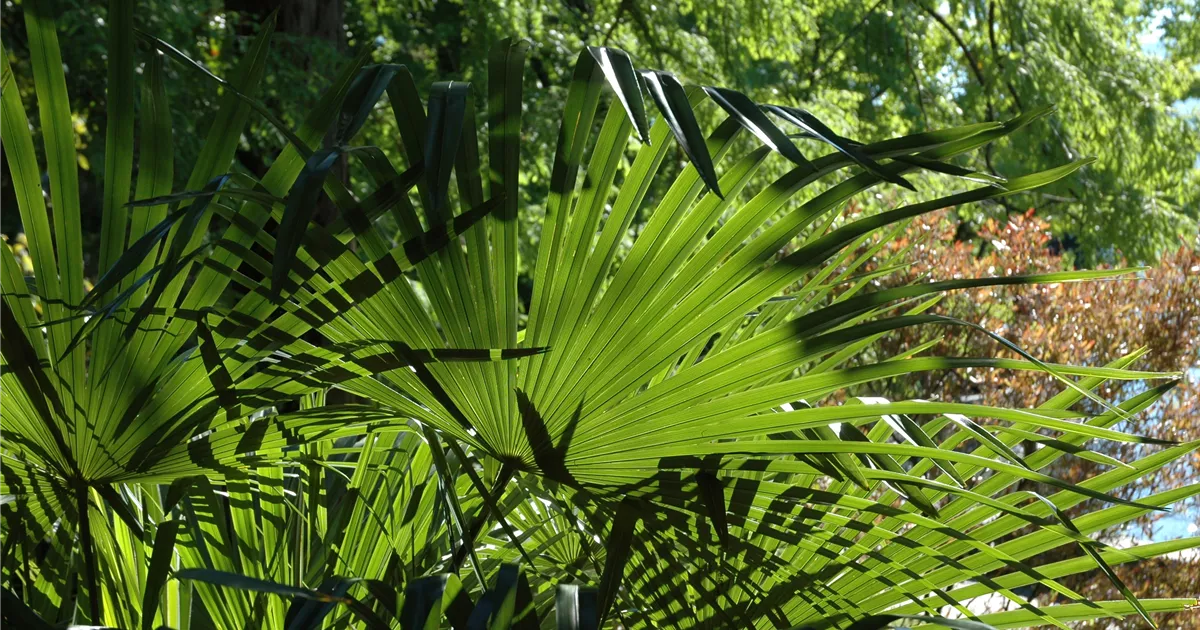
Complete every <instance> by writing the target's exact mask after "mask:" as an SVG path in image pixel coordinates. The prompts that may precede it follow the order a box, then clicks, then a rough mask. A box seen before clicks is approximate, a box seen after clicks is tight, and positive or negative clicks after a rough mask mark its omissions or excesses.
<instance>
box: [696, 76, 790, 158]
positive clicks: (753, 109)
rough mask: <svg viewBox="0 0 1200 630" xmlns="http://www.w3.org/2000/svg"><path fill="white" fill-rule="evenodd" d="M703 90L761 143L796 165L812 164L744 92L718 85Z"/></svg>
mask: <svg viewBox="0 0 1200 630" xmlns="http://www.w3.org/2000/svg"><path fill="white" fill-rule="evenodd" d="M704 91H705V93H707V94H708V96H709V98H711V99H712V100H713V102H715V103H716V104H717V105H720V106H721V109H723V110H725V111H727V112H729V115H730V116H733V117H734V118H735V119H737V121H738V123H740V124H741V125H742V126H743V127H745V128H746V130H747V131H749V132H750V133H752V134H754V136H755V137H756V138H758V139H759V140H761V141H762V143H763V144H765V145H767V146H769V147H771V148H772V149H774V150H775V151H777V152H779V154H780V155H782V156H783V157H785V158H787V159H789V160H791V161H792V162H794V163H795V164H797V165H798V166H808V167H811V166H812V163H811V162H809V161H808V159H807V158H805V157H804V154H802V153H800V150H799V149H797V148H796V145H795V144H792V141H791V140H790V139H789V138H788V137H787V135H786V134H784V133H783V132H782V131H780V130H779V127H777V126H775V123H773V122H771V119H770V118H767V116H766V114H764V113H763V111H762V110H761V109H760V108H759V106H758V105H757V104H755V103H754V101H751V100H750V99H749V98H747V97H746V95H745V94H742V93H741V92H738V91H735V90H730V89H727V88H719V87H706V88H704Z"/></svg>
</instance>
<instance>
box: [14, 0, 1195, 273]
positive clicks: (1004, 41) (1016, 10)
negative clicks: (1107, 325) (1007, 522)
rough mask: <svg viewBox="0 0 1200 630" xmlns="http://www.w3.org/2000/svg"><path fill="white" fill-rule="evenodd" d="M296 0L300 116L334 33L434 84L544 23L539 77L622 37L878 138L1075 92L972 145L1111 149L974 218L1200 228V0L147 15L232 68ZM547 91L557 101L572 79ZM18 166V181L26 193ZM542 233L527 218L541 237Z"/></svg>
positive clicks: (295, 113) (388, 123)
mask: <svg viewBox="0 0 1200 630" xmlns="http://www.w3.org/2000/svg"><path fill="white" fill-rule="evenodd" d="M58 4H59V7H60V11H59V15H60V18H59V20H60V22H59V24H60V28H62V29H64V31H65V32H66V33H69V34H70V35H69V37H66V38H64V48H63V57H64V63H65V65H66V67H67V72H68V74H67V77H68V82H69V88H70V93H71V96H72V98H73V101H74V102H73V110H74V112H75V114H76V124H77V127H78V128H79V129H80V131H82V132H83V135H82V138H83V139H82V140H81V142H80V146H79V165H80V168H81V170H82V171H83V173H82V175H83V179H82V184H81V186H82V188H83V204H84V212H85V222H84V229H85V231H90V232H92V233H95V232H96V231H97V230H98V226H99V218H98V217H99V212H100V201H99V196H98V194H89V193H90V192H91V193H95V191H98V190H99V187H98V186H97V185H96V182H97V181H100V179H102V177H103V169H104V163H103V162H104V156H103V146H102V143H100V142H98V141H95V140H96V139H98V138H102V137H103V133H102V130H103V129H104V128H105V118H104V111H105V107H104V104H105V101H104V99H105V96H104V77H105V69H104V68H105V63H106V61H105V56H104V54H103V49H104V38H105V32H106V30H105V22H104V9H103V8H102V7H98V6H95V5H94V4H93V3H88V2H81V1H78V0H63V1H62V2H59V3H58ZM280 4H283V5H284V6H283V8H282V10H281V13H280V22H279V34H278V35H277V37H279V38H281V39H279V40H278V41H280V42H281V43H282V45H279V46H278V47H277V48H276V49H275V53H274V54H273V55H272V58H271V60H270V61H269V69H268V72H267V73H266V76H267V79H266V81H267V84H266V85H265V86H264V95H263V96H264V101H265V102H266V103H267V104H268V105H269V106H272V107H275V108H277V111H278V112H279V114H280V115H281V117H282V118H283V119H284V120H285V121H287V122H289V123H297V122H299V121H298V117H299V116H300V115H301V112H304V111H307V108H308V107H309V106H310V105H311V104H312V103H313V102H314V99H315V98H316V95H317V94H319V93H320V91H321V90H322V89H324V88H325V87H326V85H327V83H328V81H329V77H331V76H333V72H334V68H335V66H336V64H337V61H338V59H340V58H342V55H337V54H331V53H334V52H337V51H347V50H356V49H358V48H359V47H362V46H375V47H377V50H376V53H375V58H376V59H377V60H380V61H391V62H395V63H402V64H405V65H407V67H409V68H411V69H412V70H413V72H414V74H415V75H416V79H417V81H418V84H419V86H420V87H421V88H422V89H424V88H426V87H428V85H429V84H430V83H432V82H433V81H434V80H435V78H436V79H445V78H451V77H455V78H460V79H463V80H467V81H472V80H474V81H476V82H477V83H478V84H482V79H483V78H484V72H485V61H486V59H487V51H488V49H489V47H490V46H491V45H492V44H493V43H494V42H495V41H497V40H499V39H501V38H504V37H509V36H519V37H524V38H527V39H529V40H530V41H531V42H532V44H533V47H532V49H531V51H530V55H529V59H530V67H531V70H532V73H533V75H534V77H536V84H535V85H531V86H530V87H531V89H534V90H545V91H550V92H554V91H562V92H563V95H564V97H565V87H564V86H566V85H567V79H568V75H569V72H570V69H571V67H572V64H573V62H574V57H575V54H576V53H577V51H578V50H580V49H581V47H582V46H584V45H587V44H591V45H612V46H617V47H620V48H623V49H625V50H627V51H629V52H630V54H632V55H633V56H634V57H635V58H637V59H642V60H645V63H647V64H655V65H657V66H659V67H670V68H672V69H674V70H676V71H678V72H679V74H680V75H681V76H682V77H683V78H684V79H685V80H689V79H690V80H693V81H696V82H704V83H709V84H717V85H727V86H730V87H732V88H736V89H739V90H742V91H745V92H746V93H747V94H748V95H749V96H750V97H751V98H753V99H755V100H759V101H765V102H778V103H780V104H786V105H803V106H804V107H806V108H808V109H810V110H812V111H813V112H814V113H816V114H817V115H818V116H820V117H821V118H822V119H823V120H826V121H829V123H830V124H831V125H832V126H833V127H834V130H835V131H837V132H839V133H841V134H843V135H846V136H849V137H852V138H855V139H857V140H861V141H864V142H869V141H872V140H878V139H881V138H887V137H892V136H896V135H900V134H906V133H912V132H914V131H918V130H922V129H933V128H940V127H946V126H952V125H958V124H963V123H965V122H973V121H979V120H996V119H1000V118H1005V117H1010V116H1012V115H1015V114H1016V113H1018V112H1021V111H1028V110H1029V109H1031V108H1034V107H1038V106H1042V105H1046V104H1054V105H1056V106H1057V107H1058V110H1059V112H1058V114H1057V115H1056V116H1053V117H1049V118H1045V119H1043V120H1041V121H1039V122H1037V123H1036V124H1034V125H1031V126H1030V127H1029V128H1028V129H1026V130H1024V131H1022V132H1021V133H1019V134H1017V135H1015V136H1013V137H1012V138H1009V139H1006V140H1005V141H1003V142H1001V143H998V144H997V145H996V146H995V147H994V148H992V149H990V150H989V151H988V152H986V153H985V154H983V155H981V156H979V157H978V158H973V159H977V161H978V162H979V163H976V164H971V165H970V166H972V167H974V168H977V169H981V170H989V171H992V172H995V173H998V174H1001V175H1004V174H1011V173H1018V172H1029V171H1035V170H1039V169H1044V168H1047V167H1049V166H1052V165H1056V164H1061V163H1063V162H1064V161H1068V160H1072V159H1077V158H1078V157H1080V156H1096V157H1097V158H1098V160H1097V162H1096V163H1095V164H1093V165H1091V166H1089V167H1087V168H1085V169H1083V170H1082V171H1081V172H1080V173H1078V174H1076V175H1075V176H1073V177H1071V178H1068V179H1066V180H1064V181H1063V182H1060V183H1058V184H1056V185H1055V186H1052V187H1048V188H1047V189H1042V190H1039V191H1038V192H1036V193H1029V194H1026V195H1023V196H1019V197H1015V198H1012V199H1007V200H1004V201H1002V202H1001V201H997V202H994V203H991V204H986V205H981V206H979V207H974V208H971V209H970V210H966V209H964V210H962V211H961V212H960V219H961V220H962V221H963V222H962V224H961V229H962V230H963V233H964V234H971V233H972V232H973V231H974V229H975V227H977V226H978V225H980V223H981V221H982V220H984V219H985V218H987V217H986V216H984V215H985V214H990V215H992V216H993V217H995V216H999V215H1004V214H1008V213H1011V212H1014V211H1021V212H1023V211H1025V210H1026V209H1028V208H1030V207H1036V208H1037V209H1038V212H1039V215H1040V216H1041V217H1042V218H1044V219H1046V220H1048V221H1049V222H1050V224H1051V228H1052V232H1053V234H1054V236H1055V237H1056V242H1055V245H1056V246H1057V247H1060V248H1061V249H1063V250H1066V251H1068V252H1070V253H1072V254H1073V255H1074V256H1075V257H1076V259H1077V260H1078V261H1079V262H1082V263H1085V264H1093V263H1096V262H1106V261H1114V260H1116V259H1118V258H1119V256H1120V255H1124V256H1126V257H1128V258H1129V259H1130V260H1133V261H1151V260H1156V259H1157V258H1158V256H1159V255H1160V254H1162V253H1163V252H1165V251H1169V250H1174V249H1175V248H1176V247H1177V246H1178V244H1179V238H1180V237H1183V238H1185V239H1187V240H1188V241H1191V240H1194V238H1195V235H1196V233H1197V219H1198V217H1200V161H1198V156H1200V130H1198V125H1200V119H1198V117H1197V109H1196V107H1195V103H1196V98H1197V97H1198V96H1200V24H1198V23H1197V17H1200V16H1197V14H1196V5H1195V4H1194V3H1193V2H1190V1H1187V0H1182V1H1177V0H1168V1H1159V0H1152V1H1145V2H1137V1H1122V0H1083V1H1080V2H1070V3H1059V2H1042V1H1031V0H970V1H953V2H940V3H939V2H937V1H936V0H913V1H903V2H901V1H898V0H877V1H875V2H869V3H863V2H856V1H849V0H817V1H805V2H793V1H783V0H764V1H749V2H742V1H727V0H717V1H715V2H691V1H686V0H685V1H680V2H669V3H661V4H658V3H652V2H633V1H629V0H625V1H621V2H595V1H591V2H589V1H587V0H557V1H555V0H540V1H535V2H530V1H524V0H522V1H520V2H515V1H506V0H489V1H478V2H477V1H467V2H448V1H444V0H419V1H410V2H385V3H381V2H373V1H366V0H338V1H336V2H323V1H317V0H306V1H297V2H285V3H280V2H278V0H229V1H227V2H221V1H219V0H182V1H179V2H163V3H152V4H150V5H149V6H147V7H144V8H143V9H142V10H140V11H139V12H138V15H137V16H135V19H136V21H137V24H138V27H139V28H141V29H142V30H145V31H148V32H152V33H154V34H155V35H157V36H159V37H161V38H163V39H164V40H167V41H171V42H174V43H176V44H178V45H179V46H180V47H181V49H183V51H184V52H185V53H187V54H189V55H191V56H193V57H194V58H198V59H203V60H204V61H205V62H206V63H207V64H208V65H209V67H210V68H211V69H212V70H213V71H214V72H217V73H218V74H221V73H222V72H223V71H225V70H227V69H228V66H229V64H230V63H231V60H232V59H235V58H236V53H238V52H240V51H242V50H243V49H244V48H245V46H247V45H248V43H249V41H250V38H251V36H252V35H253V34H254V33H255V31H256V29H257V26H256V25H257V24H259V23H260V22H261V21H262V19H263V18H264V17H265V16H266V15H267V14H268V13H270V12H271V11H272V10H274V9H275V8H276V5H280ZM5 6H6V8H7V9H9V10H7V11H5V13H4V16H3V27H4V29H3V30H4V44H5V46H7V47H8V48H9V50H10V51H12V52H13V53H14V54H13V58H14V60H15V61H14V65H16V66H17V68H15V73H14V74H15V76H16V77H17V80H18V81H19V82H20V84H19V87H20V89H21V90H22V91H23V92H24V91H28V90H30V89H31V88H32V86H31V85H29V84H27V82H28V77H29V76H30V73H28V72H25V71H24V69H23V68H21V67H20V64H22V63H25V61H24V60H26V59H28V55H26V54H25V48H26V47H27V43H26V42H25V41H23V40H24V34H23V31H22V29H21V28H19V21H20V12H19V11H14V10H12V9H14V8H15V6H14V3H13V2H11V1H10V2H5ZM14 26H16V27H17V28H14ZM421 69H424V70H425V72H424V73H422V72H421ZM190 72H192V70H189V69H186V68H182V67H180V66H177V65H174V64H169V65H168V73H169V75H170V76H169V78H170V79H171V80H170V81H168V85H169V91H170V92H171V94H170V97H171V99H172V102H173V103H174V104H175V107H176V111H177V112H178V113H177V124H180V125H182V126H186V127H190V128H193V129H203V128H206V125H207V124H208V122H209V119H210V118H211V116H212V115H213V113H214V112H215V111H216V107H215V101H214V99H215V98H216V95H215V94H214V93H212V92H211V90H209V89H208V86H207V85H206V84H205V83H204V82H201V81H197V80H195V76H193V75H191V74H189V73H190ZM180 75H182V76H180ZM476 89H477V90H478V86H477V87H476ZM477 96H481V95H480V94H477ZM1189 99H1191V100H1189ZM535 102H536V103H539V104H542V105H541V107H554V106H555V105H556V103H555V99H554V98H540V99H537V100H536V101H535ZM552 113H553V112H552V111H550V110H547V111H546V112H536V111H535V112H528V114H529V115H528V116H527V117H526V120H527V121H528V122H527V124H526V127H525V130H524V133H525V135H526V142H525V144H524V147H525V148H524V150H525V151H526V156H525V157H526V158H527V159H528V158H533V157H534V156H539V155H546V154H548V151H547V149H549V148H551V145H552V144H553V143H554V141H555V140H554V139H555V130H556V129H557V124H558V120H556V119H555V117H554V116H553V115H551V114H552ZM31 122H32V123H33V124H34V127H35V128H37V121H36V120H33V121H31ZM394 127H395V123H394V122H393V121H392V120H391V118H390V117H388V116H384V115H377V116H374V117H373V118H372V120H371V121H369V122H368V126H367V128H366V130H365V140H364V141H365V142H369V143H373V144H377V145H379V146H381V147H384V148H385V150H389V151H394V152H397V153H398V152H399V148H398V143H397V142H396V141H395V140H394V138H395V137H396V134H397V130H396V129H395V128H394ZM273 135H277V132H275V131H273V130H272V129H271V128H270V127H269V126H268V125H265V124H258V125H257V126H256V127H254V131H253V133H251V134H248V135H247V137H245V138H244V140H243V143H242V147H241V150H240V151H239V152H238V158H239V162H240V163H241V166H243V167H245V168H246V169H248V170H249V171H250V172H252V173H259V174H261V173H262V172H264V170H265V168H266V167H267V166H269V165H268V164H264V163H263V162H262V160H263V157H262V156H264V155H270V154H271V152H270V151H262V150H259V149H260V148H261V147H265V146H271V147H274V146H278V145H279V143H280V141H281V140H282V138H278V137H272V136H273ZM197 137H198V136H197V135H196V134H186V133H180V134H178V139H177V144H176V147H177V151H178V152H179V153H180V155H177V156H176V158H177V161H180V163H185V164H186V163H191V161H192V158H194V156H195V153H196V152H197V151H198V149H199V143H198V140H197ZM389 138H391V140H389ZM389 157H393V156H389ZM680 158H681V159H682V156H680ZM526 163H527V164H530V166H531V168H530V169H529V170H528V171H527V172H526V174H525V175H524V176H525V178H526V179H527V180H528V181H526V182H524V183H525V188H524V189H523V192H522V194H523V197H524V199H523V202H524V203H523V204H522V208H523V209H525V210H523V211H526V212H532V213H538V212H540V211H541V209H540V208H539V206H538V205H537V204H536V203H535V202H536V200H539V199H541V198H542V197H543V195H542V193H543V192H544V189H545V188H544V187H545V185H546V182H547V181H548V179H549V175H550V173H549V170H550V165H549V164H534V163H530V162H528V161H526ZM3 172H4V173H6V174H5V176H4V177H5V179H4V189H3V194H4V200H5V201H11V199H12V197H11V195H12V190H11V184H10V182H9V181H8V178H7V170H6V169H5V170H3ZM180 183H182V182H180ZM929 185H936V184H934V183H933V182H930V183H929V184H927V185H926V188H928V186H929ZM869 205H870V204H868V206H869ZM867 210H868V211H870V210H872V208H870V207H868V208H867ZM89 217H90V219H89ZM16 220H17V218H16V216H15V215H14V214H12V213H9V214H7V215H6V217H5V219H4V224H3V228H4V231H5V232H6V233H9V234H12V233H13V232H15V231H17V229H16V225H15V222H16ZM89 228H93V229H91V230H89ZM536 238H537V234H536V233H531V234H527V235H525V239H524V241H525V242H524V243H523V247H524V248H530V247H532V246H533V245H535V244H536ZM525 258H526V259H527V260H529V259H530V258H528V257H525ZM94 263H95V261H89V270H93V269H94ZM89 275H92V274H91V273H90V274H89Z"/></svg>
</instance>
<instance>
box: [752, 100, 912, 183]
mask: <svg viewBox="0 0 1200 630" xmlns="http://www.w3.org/2000/svg"><path fill="white" fill-rule="evenodd" d="M766 110H767V111H769V112H771V113H772V114H775V115H776V116H779V117H780V118H781V119H783V120H784V121H786V122H788V123H791V124H793V125H795V126H797V127H799V128H801V129H803V130H804V131H807V132H808V133H811V134H812V135H813V136H815V137H816V138H818V139H820V140H821V141H822V142H825V143H827V144H828V145H829V146H831V147H833V148H835V149H837V150H838V151H841V152H842V153H844V154H845V155H847V156H848V157H850V159H852V160H854V162H855V163H856V164H858V165H859V166H862V167H863V168H865V169H867V171H868V172H870V173H872V174H874V175H877V176H879V177H881V178H883V179H885V180H887V181H889V182H892V183H893V184H896V185H898V186H903V187H905V188H907V189H909V190H912V191H916V188H913V185H912V184H910V183H909V182H908V180H906V179H904V178H903V177H900V176H899V175H896V174H893V173H891V172H889V171H887V170H886V169H884V168H883V167H882V166H880V165H879V163H878V162H876V161H875V160H873V159H871V157H870V156H869V155H867V154H865V153H863V152H862V151H860V150H859V149H858V147H857V146H855V143H852V142H850V141H848V140H846V139H845V138H843V137H841V136H839V135H837V134H836V133H834V131H833V130H832V129H830V128H829V127H827V126H826V125H825V123H823V122H821V121H820V119H818V118H817V117H816V116H813V115H812V114H811V113H809V112H808V111H806V110H803V109H800V108H798V107H783V106H779V105H767V106H766Z"/></svg>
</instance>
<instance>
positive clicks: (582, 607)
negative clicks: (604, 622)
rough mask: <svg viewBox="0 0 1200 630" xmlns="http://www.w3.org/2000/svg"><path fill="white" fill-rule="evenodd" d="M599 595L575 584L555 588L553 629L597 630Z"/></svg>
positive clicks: (598, 624)
mask: <svg viewBox="0 0 1200 630" xmlns="http://www.w3.org/2000/svg"><path fill="white" fill-rule="evenodd" d="M598 595H599V593H598V591H597V590H596V589H595V588H591V587H584V586H579V585H577V584H559V585H558V586H557V587H555V594H554V611H555V619H556V621H555V624H556V625H555V627H556V628H558V630H597V629H598V628H599V627H600V622H599V619H600V615H599V612H600V608H599V604H598V600H599V596H598Z"/></svg>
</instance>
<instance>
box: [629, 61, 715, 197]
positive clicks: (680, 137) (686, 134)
mask: <svg viewBox="0 0 1200 630" xmlns="http://www.w3.org/2000/svg"><path fill="white" fill-rule="evenodd" d="M642 77H643V78H644V79H645V81H646V87H647V88H649V90H650V96H651V97H652V98H653V99H654V103H655V105H657V106H658V111H659V112H660V113H661V114H662V115H663V119H664V120H666V121H667V126H668V127H669V128H670V129H671V133H672V134H673V135H674V136H675V141H676V142H678V143H679V146H680V147H681V148H682V149H683V152H684V153H685V154H686V155H687V156H688V160H690V161H691V163H692V165H693V166H695V167H696V170H697V171H698V172H699V173H700V179H702V180H704V184H705V185H706V186H708V189H709V190H711V191H712V192H713V194H715V195H717V196H718V197H721V196H722V195H721V185H720V183H719V182H718V181H717V171H716V169H714V168H713V163H712V158H711V157H710V156H709V154H708V149H707V145H706V144H705V142H704V132H702V131H700V125H699V124H698V123H697V122H696V114H695V112H693V111H692V105H691V103H689V102H688V97H687V92H685V91H684V89H683V85H681V84H680V83H679V79H676V78H675V76H674V75H672V74H671V73H669V72H661V71H646V72H643V73H642Z"/></svg>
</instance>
